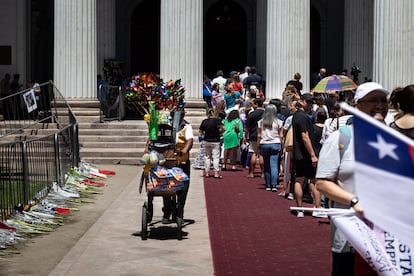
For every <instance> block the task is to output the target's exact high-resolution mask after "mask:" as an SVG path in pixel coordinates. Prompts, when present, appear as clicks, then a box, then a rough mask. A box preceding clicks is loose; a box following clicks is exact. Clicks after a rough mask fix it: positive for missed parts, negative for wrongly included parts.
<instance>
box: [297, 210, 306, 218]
mask: <svg viewBox="0 0 414 276" xmlns="http://www.w3.org/2000/svg"><path fill="white" fill-rule="evenodd" d="M296 217H298V218H303V217H305V214H304V213H303V211H298V214H297V215H296Z"/></svg>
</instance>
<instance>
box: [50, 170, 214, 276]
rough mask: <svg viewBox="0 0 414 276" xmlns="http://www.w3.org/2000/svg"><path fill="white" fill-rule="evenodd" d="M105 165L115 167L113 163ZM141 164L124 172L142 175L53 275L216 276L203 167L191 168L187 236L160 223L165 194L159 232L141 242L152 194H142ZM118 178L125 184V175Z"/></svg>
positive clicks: (158, 201)
mask: <svg viewBox="0 0 414 276" xmlns="http://www.w3.org/2000/svg"><path fill="white" fill-rule="evenodd" d="M102 167H105V168H104V169H109V170H111V167H110V166H102ZM138 168H139V169H138V170H137V167H131V170H130V172H128V171H127V172H123V173H126V174H128V173H131V174H136V176H135V177H134V178H133V180H132V181H130V180H129V181H130V182H129V183H128V184H127V185H125V188H124V190H123V191H122V192H121V193H120V195H119V196H118V197H117V199H116V200H115V201H114V202H113V203H112V204H111V205H110V207H109V208H108V209H107V210H106V211H105V212H104V213H103V214H102V216H101V217H100V218H99V219H98V220H97V221H96V223H95V224H94V225H93V226H92V227H91V228H90V229H89V230H88V231H87V232H86V233H85V235H84V236H83V237H82V238H81V239H80V240H79V241H78V242H77V243H76V245H75V246H74V247H73V248H72V249H71V250H70V251H69V252H68V254H67V255H66V256H65V257H64V258H63V259H62V260H61V261H60V263H59V264H58V265H57V266H56V267H55V268H54V269H53V270H52V271H51V273H50V274H49V275H51V276H54V275H67V276H71V275H76V276H78V275H213V273H214V272H213V264H212V256H211V248H210V240H209V231H208V222H207V213H206V206H205V197H204V187H203V178H202V177H201V171H200V170H193V171H192V172H191V184H190V190H189V194H188V197H187V203H186V207H185V220H186V222H185V224H184V225H185V226H184V227H183V232H184V237H183V239H182V240H177V239H176V238H175V236H174V233H176V229H175V227H176V224H169V225H167V226H165V225H162V224H161V223H160V221H161V218H162V211H161V208H162V198H161V197H155V198H154V218H153V223H154V222H156V223H155V224H154V225H153V227H156V228H154V229H153V232H151V233H157V235H154V236H155V238H152V235H150V237H149V238H148V239H147V240H141V237H140V236H138V235H136V233H137V232H140V231H141V212H142V205H143V203H144V201H147V194H146V192H145V191H143V192H142V194H139V191H138V183H139V182H138V181H139V179H140V176H141V172H142V167H138ZM114 178H115V179H117V182H118V183H121V182H122V179H123V176H122V175H119V174H118V175H116V176H114ZM129 179H130V176H129ZM150 230H151V225H150ZM163 234H164V235H163ZM165 234H167V235H165ZM165 237H167V238H166V239H164V238H165Z"/></svg>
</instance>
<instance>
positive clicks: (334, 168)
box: [316, 126, 355, 208]
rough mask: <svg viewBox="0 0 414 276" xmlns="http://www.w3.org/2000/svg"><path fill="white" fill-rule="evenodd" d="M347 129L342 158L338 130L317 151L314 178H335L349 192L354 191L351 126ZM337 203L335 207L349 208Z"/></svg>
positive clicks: (353, 157)
mask: <svg viewBox="0 0 414 276" xmlns="http://www.w3.org/2000/svg"><path fill="white" fill-rule="evenodd" d="M349 129H350V131H351V138H350V139H346V141H348V145H344V146H345V149H344V151H343V156H342V160H341V157H340V151H339V139H340V131H339V130H337V131H334V132H333V133H332V134H331V135H330V136H329V137H328V139H326V141H325V143H324V144H323V145H322V149H321V151H320V153H319V157H318V167H317V170H316V178H328V179H337V181H338V185H339V186H341V187H342V188H344V189H345V190H347V191H349V192H351V193H355V183H354V169H355V155H354V141H353V140H354V139H353V128H352V127H351V126H349ZM342 135H344V134H342ZM337 205H339V204H337ZM337 205H335V207H336V208H341V207H342V208H349V206H344V205H341V206H337Z"/></svg>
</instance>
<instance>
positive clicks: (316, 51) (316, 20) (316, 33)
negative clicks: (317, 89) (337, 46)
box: [310, 6, 324, 87]
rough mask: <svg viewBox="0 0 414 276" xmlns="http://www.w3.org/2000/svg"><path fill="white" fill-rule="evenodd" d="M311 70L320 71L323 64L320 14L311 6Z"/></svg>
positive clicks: (311, 85) (312, 71)
mask: <svg viewBox="0 0 414 276" xmlns="http://www.w3.org/2000/svg"><path fill="white" fill-rule="evenodd" d="M310 18H311V19H310V21H311V22H310V66H311V68H310V72H311V74H313V73H315V72H319V68H320V67H321V66H324V65H322V64H321V53H320V50H321V32H320V29H321V25H320V16H319V13H318V11H317V10H316V8H315V7H313V6H311V10H310ZM310 82H311V83H310V87H313V83H312V77H311V78H310Z"/></svg>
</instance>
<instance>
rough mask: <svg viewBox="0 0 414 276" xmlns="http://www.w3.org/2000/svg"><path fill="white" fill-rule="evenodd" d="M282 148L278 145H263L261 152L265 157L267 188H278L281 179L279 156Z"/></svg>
mask: <svg viewBox="0 0 414 276" xmlns="http://www.w3.org/2000/svg"><path fill="white" fill-rule="evenodd" d="M280 150H281V146H280V144H279V143H277V144H261V145H260V151H261V154H262V156H263V163H264V164H263V165H264V176H265V182H266V187H269V188H270V187H276V185H277V180H278V177H279V154H280Z"/></svg>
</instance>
